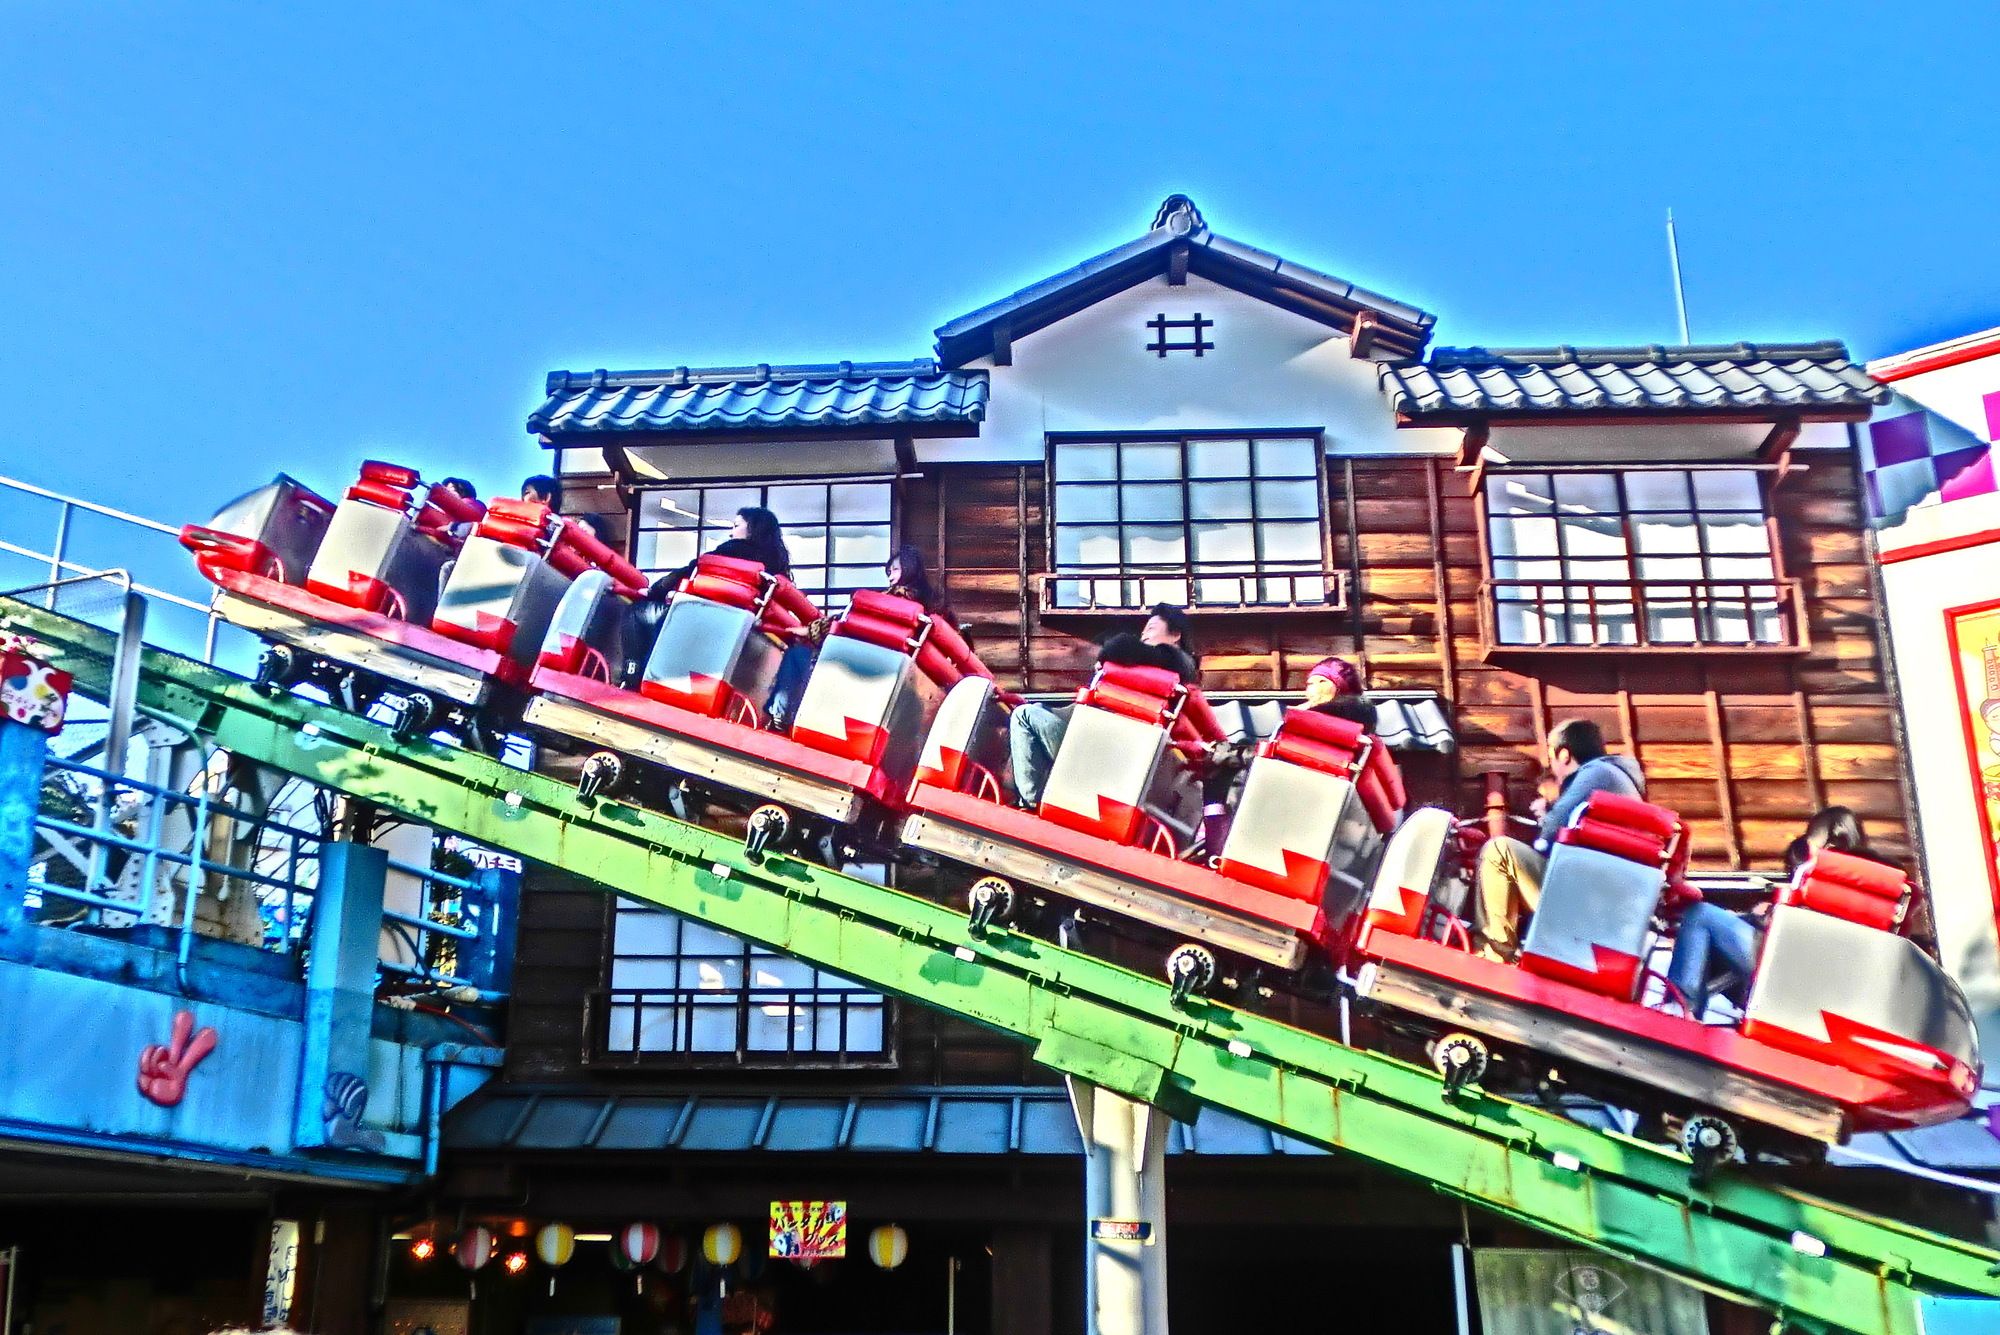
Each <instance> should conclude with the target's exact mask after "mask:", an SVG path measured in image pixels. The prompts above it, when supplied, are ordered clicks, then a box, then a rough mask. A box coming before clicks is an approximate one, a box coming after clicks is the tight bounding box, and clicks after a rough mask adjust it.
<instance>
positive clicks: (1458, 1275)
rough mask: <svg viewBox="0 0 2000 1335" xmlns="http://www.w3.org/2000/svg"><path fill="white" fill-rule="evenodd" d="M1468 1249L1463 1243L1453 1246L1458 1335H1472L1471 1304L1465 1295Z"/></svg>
mask: <svg viewBox="0 0 2000 1335" xmlns="http://www.w3.org/2000/svg"><path fill="white" fill-rule="evenodd" d="M1467 1250H1468V1249H1467V1247H1466V1245H1465V1244H1464V1243H1462V1242H1454V1243H1452V1244H1451V1291H1452V1297H1453V1298H1454V1299H1456V1300H1457V1303H1458V1335H1472V1312H1471V1304H1470V1303H1469V1302H1467V1301H1466V1293H1465V1254H1466V1252H1467Z"/></svg>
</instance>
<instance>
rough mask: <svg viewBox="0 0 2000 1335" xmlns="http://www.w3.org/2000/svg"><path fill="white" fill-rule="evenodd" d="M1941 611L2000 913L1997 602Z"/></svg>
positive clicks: (1999, 622) (1999, 628)
mask: <svg viewBox="0 0 2000 1335" xmlns="http://www.w3.org/2000/svg"><path fill="white" fill-rule="evenodd" d="M1944 615H1945V633H1946V635H1947V636H1948V637H1949V639H1950V642H1951V668H1952V676H1953V677H1954V678H1955V679H1956V680H1957V682H1958V705H1959V716H1960V720H1961V722H1962V723H1963V724H1964V728H1965V751H1966V760H1967V762H1968V763H1969V764H1970V765H1971V767H1972V791H1973V800H1974V801H1975V802H1976V803H1977V804H1978V808H1979V835H1980V842H1981V843H1982V844H1983V845H1984V847H1985V850H1986V879H1987V884H1988V887H1989V888H1990V889H1991V891H1992V894H1993V903H1994V907H1995V910H1996V911H2000V602H1989V603H1979V604H1975V605H1974V606H1971V607H1954V608H1951V609H1950V610H1948V611H1947V612H1946V613H1945V614H1944Z"/></svg>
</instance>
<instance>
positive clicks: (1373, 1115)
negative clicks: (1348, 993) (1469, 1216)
mask: <svg viewBox="0 0 2000 1335" xmlns="http://www.w3.org/2000/svg"><path fill="white" fill-rule="evenodd" d="M0 613H5V614H6V618H7V620H9V621H10V622H11V623H12V624H13V625H14V626H15V627H16V628H17V629H19V630H22V631H24V632H26V633H28V634H31V635H33V636H34V637H35V638H37V639H39V640H41V641H42V642H43V643H45V644H47V645H48V646H49V647H50V648H51V650H52V652H53V653H54V655H55V656H56V657H57V659H58V660H59V662H60V664H61V666H63V667H65V668H68V669H69V670H71V671H73V672H75V673H76V675H77V679H78V686H79V689H80V690H82V691H83V692H84V693H86V694H90V695H94V696H97V697H99V698H101V697H102V694H103V692H104V689H105V686H106V682H107V680H108V676H109V669H108V663H109V649H110V639H111V637H110V635H109V634H108V633H107V632H104V631H101V630H98V629H96V628H95V627H89V626H84V625H81V624H79V623H76V622H71V621H67V620H66V619H64V618H61V617H57V616H54V615H52V614H50V613H47V612H43V611H41V610H39V609H35V608H31V607H28V606H26V605H24V604H18V603H13V602H10V601H6V600H0ZM140 689H141V703H142V705H143V706H144V707H145V708H146V709H148V710H150V711H152V712H155V713H158V714H164V715H168V716H171V717H173V718H176V719H179V720H182V721H184V722H185V723H186V725H187V726H188V727H190V728H191V729H192V730H194V731H196V732H198V733H200V734H202V735H204V736H206V737H208V738H210V739H211V740H212V741H213V742H214V743H215V744H216V745H217V746H220V747H222V748H224V749H226V750H229V751H232V752H235V753H237V754H240V755H243V756H246V757H250V758H252V759H255V760H258V761H260V762H263V763H265V764H269V765H273V766H275V767H277V768H279V769H281V770H284V771H286V772H289V773H292V774H297V775H299V776H301V777H303V778H306V779H310V780H312V781H314V782H316V783H321V784H325V785H326V786H328V787H330V788H335V789H339V790H341V791H343V792H347V793H350V794H352V795H354V796H356V797H360V798H364V799H366V800H368V801H371V802H375V803H378V804H380V805H382V806H384V807H387V808H390V809H393V810H396V811H399V812H401V813H403V814H405V815H407V816H409V817H411V818H413V819H417V820H421V821H424V822H426V823H429V824H432V825H435V826H437V827H438V828H441V829H447V830H453V831H457V832H459V833H461V834H463V835H465V836H467V837H468V838H470V839H472V840H474V841H475V842H478V843H482V844H486V845H490V846H492V847H495V848H504V849H507V850H509V851H511V852H514V853H518V854H519V855H521V856H522V857H525V858H529V859H532V860H535V861H537V862H541V863H544V864H547V865H550V866H554V867H560V868H562V869H564V870H566V871H569V872H571V873H574V874H576V875H578V876H581V877H584V878H586V879H588V880H591V881H595V882H597V883H598V884H601V885H604V886H606V887H607V888H610V889H613V890H617V891H619V892H620V893H624V894H628V895H632V896H634V897H636V898H640V899H644V900H648V901H651V902H653V903H656V904H659V905H661V906H662V907H664V908H668V909H671V910H673V911H674V912H676V913H681V914H684V915H687V916H690V917H695V918H700V919H702V920H704V921H706V922H709V923H712V924H714V925H715V926H716V927H718V928H721V929H722V930H725V931H728V932H732V933H735V934H737V935H740V936H744V937H747V938H749V939H751V940H753V941H757V942H760V943H762V944H765V945H769V946H771V947H773V948H775V949H778V950H781V951H783V952H785V953H787V954H790V955H793V956H796V957H798V958H800V959H804V960H808V961H811V962H812V963H814V964H816V965H818V966H820V967H823V968H826V969H829V970H832V971H834V972H837V973H840V974H843V975H845V976H847V977H850V978H853V979H856V980H858V981H860V982H863V983H866V984H868V985H870V986H871V987H875V988H879V989H880V990H881V991H883V992H885V993H889V994H892V995H896V996H900V997H906V998H909V999H910V1000H912V1001H915V1002H917V1003H919V1004H922V1005H925V1006H930V1007H934V1008H937V1009H941V1010H945V1011H948V1012H951V1013H953V1014H956V1015H959V1016H961V1017H963V1018H965V1019H968V1020H971V1021H973V1022H975V1023H978V1024H982V1025H985V1026H987V1027H989V1028H991V1029H995V1030H998V1031H1001V1032H1005V1033H1009V1034H1014V1035H1017V1036H1019V1037H1021V1038H1023V1039H1025V1040H1027V1041H1029V1042H1032V1043H1033V1044H1034V1045H1035V1055H1036V1057H1037V1058H1038V1059H1039V1060H1041V1061H1043V1062H1045V1063H1047V1064H1048V1065H1050V1066H1052V1067H1054V1068H1056V1069H1058V1070H1061V1071H1064V1072H1066V1073H1068V1074H1071V1075H1075V1076H1078V1077H1080V1078H1083V1079H1086V1080H1089V1081H1092V1082H1093V1083H1096V1084H1099V1085H1101V1086H1103V1087H1105V1088H1109V1089H1113V1090H1116V1091H1118V1092H1120V1093H1123V1094H1126V1095H1129V1096H1132V1097H1136V1098H1141V1099H1146V1100H1149V1101H1152V1102H1155V1103H1158V1104H1160V1105H1162V1106H1164V1107H1166V1108H1167V1109H1169V1110H1170V1111H1173V1112H1175V1113H1177V1114H1180V1115H1183V1116H1185V1115H1187V1114H1188V1113H1189V1112H1190V1111H1191V1110H1192V1109H1193V1108H1194V1107H1196V1106H1197V1105H1203V1104H1206V1105H1210V1106H1213V1107H1216V1108H1221V1109H1225V1110H1228V1111H1231V1112H1234V1113H1238V1114H1241V1115H1243V1116H1246V1117H1249V1118H1252V1119H1254V1120H1256V1121H1258V1122H1261V1123H1264V1124H1266V1125H1268V1126H1271V1127H1274V1128H1276V1129H1278V1130H1280V1131H1282V1132H1284V1133H1286V1134H1288V1135H1292V1136H1296V1137H1298V1138H1300V1139H1303V1140H1308V1141H1312V1142H1314V1143H1317V1144H1320V1145H1324V1146H1327V1147H1329V1148H1331V1149H1334V1150H1338V1151H1342V1152H1345V1153H1350V1154H1354V1155H1356V1156H1358V1157H1361V1158H1364V1159H1368V1160H1371V1161H1373V1162H1375V1163H1378V1164H1381V1165H1383V1166H1385V1167H1388V1168H1391V1169H1394V1170H1396V1171H1399V1172H1403V1173H1406V1174H1409V1175H1411V1176H1414V1177H1417V1178H1420V1179H1422V1180H1425V1181H1428V1182H1430V1183H1431V1184H1432V1185H1433V1186H1434V1187H1436V1188H1437V1189H1438V1190H1440V1191H1443V1192H1445V1193H1447V1194H1449V1195H1451V1196H1454V1197H1457V1198H1459V1199H1462V1200H1464V1201H1466V1202H1468V1203H1470V1204H1472V1205H1476V1206H1478V1207H1480V1208H1482V1209H1486V1210H1489V1211H1493V1212H1495V1213H1498V1214H1502V1215H1505V1216H1508V1217H1511V1218H1514V1219H1517V1220H1520V1221H1521V1222H1523V1223H1525V1224H1528V1225H1530V1226H1532V1227H1534V1228H1536V1229H1539V1230H1541V1231H1543V1232H1545V1233H1548V1234H1551V1235H1553V1236H1555V1237H1558V1238H1562V1239H1564V1240H1566V1241H1569V1242H1573V1243H1576V1244H1578V1245H1581V1246H1586V1247H1590V1248H1594V1249H1597V1250H1600V1251H1604V1252H1607V1253H1610V1254H1613V1255H1617V1256H1622V1257H1626V1258H1628V1259H1631V1260H1635V1261H1638V1262H1641V1263H1644V1264H1647V1265H1651V1266H1654V1267H1656V1268H1658V1269H1661V1270H1663V1271H1666V1272H1668V1273H1670V1274H1673V1275H1675V1276H1678V1277H1680V1278H1682V1279H1685V1280H1687V1281H1689V1282H1692V1283H1695V1284H1697V1285H1700V1286H1701V1287H1703V1288H1706V1289H1708V1290H1710V1291H1713V1292H1716V1293H1719V1294H1722V1295H1723V1296H1725V1297H1729V1298H1732V1299H1734V1300H1736V1301H1739V1302H1745V1303H1751V1304H1754V1305H1758V1306H1762V1307H1765V1308H1768V1309H1771V1310H1773V1311H1776V1312H1778V1313H1781V1314H1782V1315H1784V1316H1785V1317H1787V1318H1788V1319H1790V1320H1792V1321H1793V1322H1795V1323H1798V1324H1800V1325H1802V1326H1804V1327H1806V1328H1808V1329H1812V1328H1822V1329H1838V1330H1849V1331H1856V1332H1864V1333H1865V1335H1918V1333H1919V1332H1920V1330H1921V1326H1920V1318H1919V1316H1918V1313H1917V1308H1918V1303H1919V1301H1920V1299H1921V1297H1922V1296H1923V1295H1926V1294H1942V1295H1977V1296H1984V1297H2000V1278H1995V1276H1994V1274H1993V1273H1992V1272H1993V1271H1994V1270H1995V1268H1996V1267H2000V1254H1996V1253H1994V1252H1991V1251H1988V1250H1985V1249H1983V1248H1980V1247H1977V1246H1974V1245H1972V1244H1969V1243H1965V1242H1960V1241H1957V1240H1955V1239H1951V1238H1947V1237H1943V1236H1939V1235H1936V1234H1933V1233H1928V1232H1925V1231H1923V1230H1921V1229H1917V1228H1912V1227H1909V1226H1906V1225H1903V1224H1900V1223H1897V1222H1895V1221H1893V1220H1887V1219H1880V1218H1875V1217H1872V1216H1869V1215H1866V1214H1864V1213H1861V1212H1859V1211H1856V1210H1853V1209H1851V1208H1849V1207H1847V1206H1843V1205H1840V1204H1837V1203H1834V1202H1829V1201H1824V1200H1820V1199H1817V1198H1814V1197H1811V1196H1808V1195H1805V1194H1803V1193H1800V1192H1796V1191H1793V1190H1790V1189H1787V1188H1783V1187H1778V1186H1772V1185H1768V1184H1763V1183H1760V1182H1758V1181H1757V1180H1755V1178H1754V1177H1752V1176H1750V1175H1748V1174H1723V1175H1722V1176H1721V1177H1719V1178H1718V1180H1717V1181H1716V1182H1715V1184H1714V1185H1713V1186H1712V1188H1710V1189H1708V1190H1703V1189H1700V1188H1697V1187H1695V1186H1694V1185H1693V1184H1692V1182H1691V1181H1690V1178H1689V1172H1688V1164H1687V1161H1686V1160H1685V1159H1684V1158H1682V1157H1680V1156H1679V1155H1677V1154H1673V1153H1671V1152H1669V1151H1666V1150H1664V1149H1662V1148H1660V1147H1657V1146H1653V1145H1649V1144H1644V1143H1641V1142H1638V1141H1635V1140H1631V1139H1628V1138H1626V1137H1622V1136H1616V1135H1609V1134H1605V1133H1601V1132H1596V1131H1592V1130H1590V1129H1589V1128H1586V1127H1583V1126H1579V1125H1577V1124H1576V1123H1574V1122H1571V1121H1569V1120H1568V1119H1566V1118H1563V1117H1560V1116H1557V1115H1555V1114H1553V1113H1549V1112H1545V1111H1543V1110H1540V1109H1537V1108H1531V1107H1527V1106H1524V1105H1521V1104H1515V1103H1510V1102H1507V1101H1505V1100H1501V1099H1496V1098H1490V1097H1485V1096H1478V1095H1473V1096H1470V1097H1467V1098H1464V1099H1461V1100H1459V1101H1457V1102H1455V1103H1452V1102H1446V1101H1445V1100H1444V1098H1443V1097H1442V1095H1441V1087H1440V1084H1439V1081H1438V1079H1437V1078H1436V1076H1435V1075H1434V1074H1432V1073H1431V1072H1430V1071H1428V1070H1423V1069H1420V1068H1417V1067H1413V1066H1410V1065H1408V1064H1407V1063H1404V1062H1400V1061H1397V1060H1394V1059H1392V1058H1388V1057H1385V1056H1382V1055H1380V1054H1377V1053H1371V1052H1364V1051H1360V1050H1357V1049H1353V1048H1348V1047H1344V1046H1342V1045H1341V1044H1339V1043H1337V1042H1335V1041H1333V1040H1332V1039H1329V1038H1326V1037H1323V1036H1321V1035H1318V1034H1312V1033H1307V1032H1304V1031H1301V1030H1297V1029H1293V1028H1290V1027H1288V1026H1286V1025H1283V1024H1280V1023H1278V1022H1276V1021H1274V1020H1271V1019H1268V1018H1265V1017H1262V1016H1258V1015H1253V1014H1249V1013H1245V1012H1241V1011H1235V1010H1231V1009H1229V1008H1227V1007H1222V1006H1216V1005H1207V1004H1196V1005H1194V1006H1192V1007H1191V1008H1190V1009H1188V1010H1185V1011H1182V1010H1177V1009H1176V1008H1174V1007H1173V1006H1172V1005H1171V1004H1170V1002H1169V1000H1168V991H1167V988H1166V986H1165V985H1164V984H1163V983H1161V982H1159V981H1157V980H1154V979H1150V978H1144V977H1140V976H1139V975H1136V974H1133V973H1131V972H1129V971H1127V970H1124V969H1121V968H1118V967H1117V966H1115V965H1112V964H1109V963H1107V962H1105V961H1103V960H1099V959H1095V958H1093V957H1090V956H1087V955H1081V954H1077V953H1074V952H1070V951H1065V950H1062V949H1059V948H1057V947H1056V946H1053V945H1051V944H1049V943H1048V942H1045V941H1040V940H1036V939H1034V938H1031V937H1026V936H1021V935H1016V934H1012V933H1000V934H997V935H989V936H987V937H984V938H976V937H973V936H971V935H970V934H969V933H968V932H967V931H966V927H965V922H964V918H963V916H962V915H961V914H959V913H957V912H955V911H952V910H950V909H946V908H944V907H942V906H940V905H937V904H933V903H931V902H929V901H927V900H923V899H919V898H916V897H914V896H910V895H907V894H903V893H901V892H898V891H895V890H890V889H886V888H884V887H881V886H877V885H872V884H869V883H867V882H863V881H857V880H854V879H852V878H850V877H847V876H843V875H840V874H838V873H835V872H831V871H828V870H826V869H825V868H822V867H817V866H813V865H811V864H808V863H805V862H801V861H797V860H793V859H790V858H771V859H767V860H766V861H765V862H763V863H762V864H757V863H752V862H750V861H748V860H747V859H746V858H745V857H744V856H743V852H742V849H741V846H740V845H739V844H738V843H737V842H736V841H735V840H732V839H728V838H725V837H723V836H721V835H718V834H715V833H713V832H712V831H708V830H705V829H702V828H700V827H697V826H692V825H687V824H684V823H682V822H679V821H675V820H672V819H670V818H668V817H665V816H661V815H659V814H656V813H653V812H648V811H644V810H641V809H638V808H634V807H629V806H625V805H622V804H619V803H616V802H609V801H600V802H596V803H592V804H588V805H583V804H579V803H578V802H577V801H576V800H575V797H574V794H573V792H572V790H571V789H570V787H569V786H568V785H566V784H562V783H558V782H556V781H555V780H553V779H550V778H547V777H544V776H541V775H534V774H527V773H523V772H521V771H519V770H514V769H510V768H507V767H505V766H503V765H500V764H499V763H497V762H496V761H494V760H492V759H490V758H488V757H485V756H481V755H476V754H473V753H471V752H468V751H464V750H461V749H458V748H455V747H450V746H441V745H438V744H435V743H431V742H427V741H416V742H410V743H402V744H399V743H397V742H396V741H395V740H394V739H393V738H392V737H391V736H390V734H389V732H388V731H387V730H386V729H384V728H380V727H377V726H376V725H374V724H371V723H368V722H366V721H365V720H361V719H357V718H354V717H353V716H351V715H346V714H342V713H340V712H338V711H336V710H333V709H329V708H325V707H322V706H318V705H314V704H312V703H311V702H309V701H305V700H301V699H299V698H297V697H294V696H284V697H280V698H278V699H275V700H273V699H267V698H265V697H263V696H261V695H259V694H258V693H256V692H255V691H253V690H252V689H251V688H250V686H249V684H248V683H247V682H245V681H243V680H242V679H240V678H237V677H233V676H230V675H229V674H226V673H223V672H220V671H217V670H215V669H213V668H209V667H207V666H205V665H203V664H199V663H194V662H190V661H189V660H186V659H182V658H177V657H174V656H172V655H167V654H162V653H156V652H149V653H148V655H147V658H146V662H145V670H144V672H143V674H142V682H141V688H140ZM1822 1247H1823V1248H1824V1254H1823V1255H1814V1254H1813V1253H1814V1252H1816V1251H1818V1250H1820V1249H1821V1248H1822Z"/></svg>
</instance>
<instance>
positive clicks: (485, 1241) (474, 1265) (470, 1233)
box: [453, 1224, 493, 1298]
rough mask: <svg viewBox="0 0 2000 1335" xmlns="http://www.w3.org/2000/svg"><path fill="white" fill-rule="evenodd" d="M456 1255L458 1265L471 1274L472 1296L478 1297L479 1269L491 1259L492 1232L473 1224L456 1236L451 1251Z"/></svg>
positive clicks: (480, 1225) (483, 1226)
mask: <svg viewBox="0 0 2000 1335" xmlns="http://www.w3.org/2000/svg"><path fill="white" fill-rule="evenodd" d="M453 1250H454V1251H455V1252H456V1253H457V1255H458V1263H459V1264H460V1265H461V1266H463V1267H465V1269H466V1270H467V1271H468V1272H469V1273H471V1274H472V1276H473V1280H472V1294H471V1296H472V1297H474V1298H477V1297H478V1296H479V1278H478V1275H479V1268H480V1267H481V1266H483V1265H485V1264H486V1263H487V1262H488V1261H490V1260H492V1259H493V1230H492V1229H490V1228H487V1227H486V1226H485V1225H483V1224H474V1225H473V1226H472V1227H471V1228H468V1229H466V1230H465V1231H464V1232H463V1233H461V1234H459V1235H458V1246H457V1247H456V1248H454V1249H453Z"/></svg>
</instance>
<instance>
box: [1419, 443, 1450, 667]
mask: <svg viewBox="0 0 2000 1335" xmlns="http://www.w3.org/2000/svg"><path fill="white" fill-rule="evenodd" d="M1424 483H1425V486H1426V487H1427V488H1428V490H1429V493H1430V501H1431V573H1432V578H1433V579H1435V580H1436V581H1437V609H1438V617H1437V635H1438V672H1439V674H1440V675H1441V676H1442V677H1443V680H1444V691H1443V695H1444V702H1445V704H1446V705H1452V704H1455V703H1456V702H1457V700H1458V646H1457V644H1455V643H1454V642H1453V628H1452V624H1451V571H1450V570H1449V569H1448V568H1447V567H1446V565H1445V560H1444V498H1443V493H1442V489H1441V488H1440V487H1439V485H1438V461H1437V460H1436V459H1426V460H1424Z"/></svg>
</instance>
